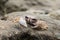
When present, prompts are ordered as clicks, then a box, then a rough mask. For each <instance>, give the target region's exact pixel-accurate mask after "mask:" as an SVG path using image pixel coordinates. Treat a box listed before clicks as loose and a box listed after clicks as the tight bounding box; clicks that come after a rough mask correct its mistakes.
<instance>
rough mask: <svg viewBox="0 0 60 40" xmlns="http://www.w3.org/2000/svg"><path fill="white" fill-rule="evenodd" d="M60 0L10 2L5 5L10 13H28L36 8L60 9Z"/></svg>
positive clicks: (14, 0) (20, 0)
mask: <svg viewBox="0 0 60 40" xmlns="http://www.w3.org/2000/svg"><path fill="white" fill-rule="evenodd" d="M59 1H60V0H8V2H7V3H6V4H5V5H6V7H7V11H8V10H9V11H8V12H12V11H26V10H27V9H29V8H32V7H33V8H34V7H37V6H38V7H39V8H41V7H49V8H52V9H59V8H60V6H59V4H60V2H59Z"/></svg>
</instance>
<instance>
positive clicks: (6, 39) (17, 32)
mask: <svg viewBox="0 0 60 40" xmlns="http://www.w3.org/2000/svg"><path fill="white" fill-rule="evenodd" d="M52 35H53V34H52V33H51V32H50V33H48V31H47V32H46V31H35V30H33V29H31V28H24V27H23V26H21V25H18V23H13V22H11V21H2V20H0V40H28V39H29V40H30V39H31V40H42V39H41V37H42V38H43V40H45V39H47V40H48V38H49V40H56V38H55V37H52ZM47 37H48V38H47ZM50 38H51V39H50Z"/></svg>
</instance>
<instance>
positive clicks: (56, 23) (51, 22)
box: [7, 12, 60, 37]
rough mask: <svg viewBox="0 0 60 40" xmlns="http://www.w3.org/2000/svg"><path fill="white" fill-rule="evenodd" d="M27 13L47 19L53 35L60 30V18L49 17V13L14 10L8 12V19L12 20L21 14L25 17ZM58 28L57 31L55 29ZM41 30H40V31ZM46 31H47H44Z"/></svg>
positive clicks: (40, 18)
mask: <svg viewBox="0 0 60 40" xmlns="http://www.w3.org/2000/svg"><path fill="white" fill-rule="evenodd" d="M26 15H32V16H35V17H37V19H39V20H43V21H46V22H47V24H48V30H47V31H48V32H51V33H52V35H53V34H54V35H53V36H54V37H55V32H57V33H58V32H59V30H60V27H59V26H60V21H59V20H55V19H52V18H51V17H49V16H48V15H36V14H33V13H26V12H12V13H9V14H8V16H9V17H8V19H7V20H10V21H11V20H12V19H13V18H15V17H17V16H21V17H24V16H26ZM55 30H56V31H55ZM38 32H40V31H38ZM43 32H44V33H45V31H43Z"/></svg>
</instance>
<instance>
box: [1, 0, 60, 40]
mask: <svg viewBox="0 0 60 40" xmlns="http://www.w3.org/2000/svg"><path fill="white" fill-rule="evenodd" d="M25 15H32V16H36V17H37V19H40V20H43V21H46V22H47V23H48V26H49V27H48V30H44V31H42V30H35V29H31V28H24V27H21V25H19V23H13V22H12V21H11V20H13V19H14V18H15V17H17V16H22V17H24V16H25ZM0 40H60V0H0Z"/></svg>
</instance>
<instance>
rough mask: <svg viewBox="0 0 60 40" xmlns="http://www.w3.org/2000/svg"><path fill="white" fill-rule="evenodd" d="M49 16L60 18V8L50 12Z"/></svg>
mask: <svg viewBox="0 0 60 40" xmlns="http://www.w3.org/2000/svg"><path fill="white" fill-rule="evenodd" d="M49 16H50V17H51V18H53V19H56V20H60V10H55V11H52V12H50V13H49Z"/></svg>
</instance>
